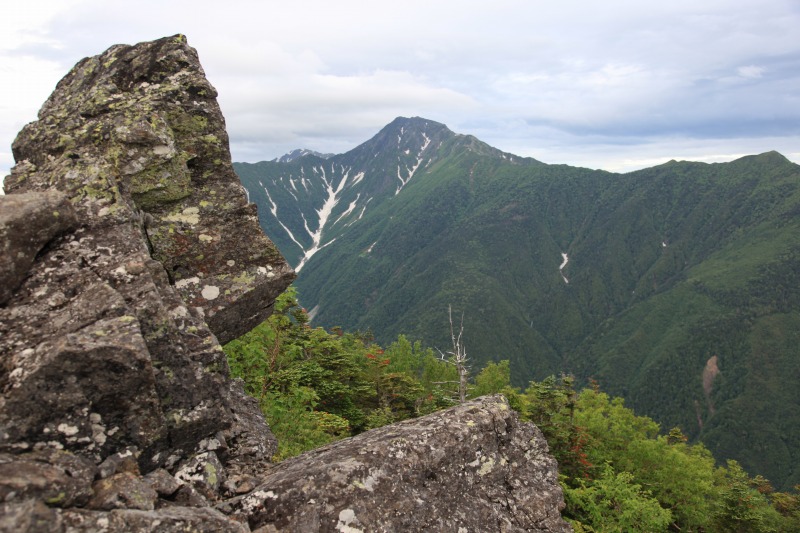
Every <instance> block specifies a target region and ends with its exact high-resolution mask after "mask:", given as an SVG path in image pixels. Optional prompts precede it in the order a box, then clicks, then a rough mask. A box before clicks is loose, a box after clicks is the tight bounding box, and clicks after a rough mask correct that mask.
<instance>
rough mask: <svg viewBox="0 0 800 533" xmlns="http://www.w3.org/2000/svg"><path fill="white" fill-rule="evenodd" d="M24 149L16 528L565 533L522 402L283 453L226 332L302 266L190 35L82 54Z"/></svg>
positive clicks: (7, 265)
mask: <svg viewBox="0 0 800 533" xmlns="http://www.w3.org/2000/svg"><path fill="white" fill-rule="evenodd" d="M13 151H14V156H15V158H16V160H17V165H16V166H15V167H14V169H13V170H12V172H11V175H10V176H8V177H7V178H6V180H5V190H6V193H7V196H0V251H1V252H2V255H1V256H0V267H1V270H0V285H2V288H0V531H98V530H102V531H152V530H159V531H184V530H196V531H249V530H250V528H251V527H257V528H261V529H260V531H314V530H318V531H356V530H358V529H362V530H364V531H377V530H381V531H387V530H410V531H413V530H425V529H431V528H432V529H438V530H441V531H462V530H467V531H478V530H502V531H563V530H566V529H565V528H566V525H565V524H564V523H563V522H562V521H561V520H560V517H559V514H558V509H559V505H561V504H562V499H561V492H560V489H559V487H558V484H557V482H556V471H555V463H554V461H553V460H552V458H551V457H550V456H549V455H548V454H547V449H546V444H545V443H544V440H543V439H542V437H541V434H540V433H539V432H538V430H536V429H535V428H534V427H533V426H530V425H526V424H520V423H519V422H518V420H517V419H516V416H515V415H514V414H513V413H512V412H511V411H510V410H509V409H508V406H507V404H506V403H505V401H504V400H502V399H501V398H491V399H484V400H480V401H477V402H474V403H472V404H468V405H464V406H461V407H459V408H456V409H453V410H450V411H446V412H442V413H437V414H435V415H431V416H430V417H426V418H423V419H419V420H414V421H410V422H407V423H404V424H401V425H397V426H392V427H389V428H383V429H381V430H378V431H375V432H370V433H367V434H364V435H362V436H360V437H357V438H354V439H349V440H347V441H342V442H340V443H337V444H335V445H333V446H330V447H328V448H325V449H322V450H319V451H317V452H314V453H311V454H308V455H305V456H303V457H300V458H296V459H293V460H291V461H287V462H284V463H281V464H280V465H277V466H275V465H272V464H271V463H270V457H271V456H272V455H273V454H274V452H275V439H274V437H273V436H272V434H271V433H270V431H269V428H268V427H267V425H266V423H265V421H264V418H263V416H262V415H261V413H260V411H259V409H258V405H257V404H256V402H255V401H254V400H253V399H251V398H248V397H247V396H245V394H244V392H243V389H242V386H241V385H240V384H239V383H238V382H236V381H233V380H231V379H230V378H229V375H228V366H227V362H226V360H225V356H224V353H223V352H222V349H221V345H220V343H221V342H222V343H224V342H227V341H228V340H231V339H233V338H235V337H237V336H239V335H240V334H242V333H244V332H246V331H248V330H249V329H251V328H252V327H254V326H255V325H256V324H258V323H259V322H260V321H262V320H264V319H265V318H266V317H267V316H268V315H269V314H270V313H271V310H272V305H273V304H274V300H275V297H276V296H277V295H278V294H280V293H281V292H282V291H283V290H284V289H285V288H286V287H287V286H288V284H289V283H290V282H291V281H292V279H293V278H294V273H293V271H292V270H291V268H290V267H289V266H288V265H287V264H286V262H285V261H284V260H283V258H282V257H281V255H280V254H279V253H278V251H277V250H276V248H275V246H274V245H273V244H272V243H271V242H270V241H269V239H268V238H266V237H265V236H264V235H263V234H262V232H261V230H260V229H259V226H258V221H257V217H256V212H255V207H254V206H253V205H248V204H247V201H246V198H245V195H244V191H243V189H242V187H241V186H240V184H239V182H238V179H237V178H236V175H235V174H234V172H233V170H232V166H231V160H230V153H229V150H228V138H227V134H226V132H225V127H224V119H223V117H222V114H221V112H220V109H219V106H218V105H217V102H216V91H215V90H214V88H213V87H212V86H211V85H210V84H209V82H208V81H207V80H206V78H205V75H204V73H203V70H202V68H201V66H200V63H199V60H198V58H197V54H196V52H195V51H194V49H192V48H191V47H189V46H188V44H187V43H186V39H185V37H183V36H181V35H178V36H174V37H169V38H164V39H160V40H157V41H153V42H149V43H142V44H139V45H136V46H123V45H118V46H114V47H112V48H110V49H109V50H107V51H106V52H105V53H103V54H101V55H99V56H96V57H92V58H87V59H84V60H83V61H81V62H79V63H78V64H77V65H76V66H75V67H74V68H73V70H72V71H71V72H70V73H69V74H68V75H67V76H66V77H65V78H64V79H63V80H62V81H61V82H60V83H59V84H58V86H57V88H56V90H55V91H54V93H53V94H52V96H51V97H50V98H49V99H48V100H47V102H46V103H45V104H44V106H43V107H42V109H41V111H40V113H39V120H38V121H36V122H34V123H31V124H29V125H27V126H26V127H25V128H24V129H23V130H22V132H20V134H19V136H18V137H17V139H16V141H15V142H14V145H13ZM420 501H422V502H425V503H426V505H424V506H421V505H420V504H419V502H420Z"/></svg>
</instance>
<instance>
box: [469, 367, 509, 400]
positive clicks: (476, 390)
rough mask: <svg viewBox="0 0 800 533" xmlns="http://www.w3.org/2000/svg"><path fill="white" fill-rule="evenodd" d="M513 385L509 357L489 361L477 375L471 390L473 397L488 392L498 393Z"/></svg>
mask: <svg viewBox="0 0 800 533" xmlns="http://www.w3.org/2000/svg"><path fill="white" fill-rule="evenodd" d="M510 387H511V366H510V364H509V361H508V359H506V360H504V361H500V362H499V363H495V362H494V361H492V362H490V363H488V364H487V365H486V366H485V367H483V370H481V371H480V372H479V373H478V375H477V376H475V385H474V386H473V387H472V389H471V390H470V395H471V396H472V397H473V398H477V397H478V396H485V395H487V394H497V393H498V392H503V391H505V390H507V389H509V388H510Z"/></svg>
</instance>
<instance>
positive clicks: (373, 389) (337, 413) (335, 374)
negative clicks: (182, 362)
mask: <svg viewBox="0 0 800 533" xmlns="http://www.w3.org/2000/svg"><path fill="white" fill-rule="evenodd" d="M224 349H225V353H226V354H227V356H228V361H229V365H230V368H231V374H232V375H233V376H234V377H238V378H241V379H242V380H243V381H244V385H245V390H246V391H247V392H248V393H249V394H250V395H252V396H254V397H255V398H257V399H258V401H259V403H260V406H261V409H262V411H263V412H264V415H265V416H266V418H267V421H268V422H269V424H270V427H271V428H272V431H273V433H275V435H276V437H277V438H278V446H279V448H278V454H277V457H276V459H278V460H280V459H284V458H286V457H291V456H293V455H297V454H299V453H302V452H303V451H306V450H310V449H313V448H316V447H319V446H321V445H323V444H326V443H328V442H331V441H334V440H336V439H340V438H343V437H347V436H350V435H353V434H356V433H358V432H361V431H364V430H366V429H371V428H374V427H379V426H382V425H385V424H389V423H392V422H395V421H398V420H403V419H406V418H410V417H414V416H418V415H420V414H425V413H429V412H432V411H434V410H436V409H439V408H441V407H446V406H448V405H451V404H452V402H451V401H450V399H449V398H450V397H451V396H452V392H453V385H452V384H449V383H447V382H451V381H452V380H453V378H454V370H453V369H452V367H451V366H450V365H448V364H446V363H444V362H442V361H440V360H438V359H437V358H436V357H435V356H434V354H433V351H432V350H431V349H423V348H422V346H421V344H420V343H418V342H417V343H414V344H412V343H410V342H409V341H408V340H407V339H406V338H405V337H404V336H400V337H399V338H398V339H397V341H395V342H394V343H392V344H391V345H390V346H389V348H388V349H387V350H385V351H384V350H383V349H382V348H381V347H380V346H379V345H377V344H374V343H372V342H371V340H370V336H369V335H364V334H351V333H344V332H343V331H342V330H341V328H333V329H332V331H331V332H327V331H325V330H324V329H322V328H312V327H310V326H309V319H308V315H307V313H306V312H305V310H304V309H302V308H301V307H300V306H299V305H298V303H297V296H296V292H295V290H294V289H291V288H290V289H289V290H287V291H286V292H285V293H284V294H282V295H281V296H279V297H278V299H277V300H276V303H275V313H274V314H273V315H272V316H271V317H270V318H269V319H268V320H266V321H265V322H263V323H262V324H260V325H259V326H258V327H256V328H255V329H253V330H252V331H251V332H249V333H247V334H246V335H244V336H242V337H240V338H239V339H236V340H234V341H231V342H230V343H228V344H227V345H225V347H224ZM441 382H446V383H444V384H442V383H441Z"/></svg>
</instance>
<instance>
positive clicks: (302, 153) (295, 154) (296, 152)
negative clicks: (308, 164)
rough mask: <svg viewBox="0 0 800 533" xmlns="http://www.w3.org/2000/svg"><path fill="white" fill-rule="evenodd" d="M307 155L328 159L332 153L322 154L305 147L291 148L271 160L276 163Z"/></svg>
mask: <svg viewBox="0 0 800 533" xmlns="http://www.w3.org/2000/svg"><path fill="white" fill-rule="evenodd" d="M309 155H313V156H316V157H319V158H321V159H330V158H331V157H333V156H334V154H323V153H321V152H317V151H314V150H308V149H306V148H297V149H295V150H292V151H291V152H288V153H286V154H283V155H282V156H280V157H276V158H275V159H273V160H272V161H274V162H277V163H291V162H292V161H297V160H298V159H300V158H301V157H306V156H309Z"/></svg>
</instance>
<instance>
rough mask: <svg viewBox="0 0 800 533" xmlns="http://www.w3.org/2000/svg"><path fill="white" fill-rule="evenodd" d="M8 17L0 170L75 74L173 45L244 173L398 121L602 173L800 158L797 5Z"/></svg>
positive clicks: (359, 8)
mask: <svg viewBox="0 0 800 533" xmlns="http://www.w3.org/2000/svg"><path fill="white" fill-rule="evenodd" d="M7 9H12V10H16V11H12V12H11V13H10V15H11V16H3V17H0V73H2V75H3V80H4V83H3V84H2V85H0V102H2V103H3V104H2V107H0V143H1V144H0V172H2V171H3V169H4V168H8V166H9V165H10V164H11V157H10V152H9V151H8V150H7V146H8V145H9V144H10V142H11V140H12V139H13V137H14V135H15V134H16V132H17V131H18V130H19V128H20V127H21V126H22V125H23V124H24V123H25V122H27V121H30V120H33V119H34V118H35V111H36V110H37V109H38V108H39V107H40V106H41V104H42V103H43V101H44V99H45V98H46V97H47V94H48V93H49V91H50V90H52V88H53V87H54V85H55V83H56V82H57V81H58V79H59V78H60V77H61V76H63V75H64V74H66V72H67V70H68V69H69V68H70V67H71V66H72V65H73V64H74V63H76V62H77V61H78V60H80V59H81V58H82V57H84V56H87V55H93V54H97V53H100V52H102V51H103V50H105V49H106V48H107V47H108V46H110V45H112V44H115V43H120V42H123V43H135V42H139V41H143V40H150V39H155V38H158V37H161V36H164V35H172V34H175V33H178V32H181V33H185V34H186V35H187V36H188V38H189V42H190V44H192V46H195V47H196V48H197V49H198V52H199V54H200V59H201V61H202V63H203V66H204V69H205V71H206V74H207V75H208V77H209V79H210V81H211V82H212V84H214V85H215V86H216V87H217V89H218V90H219V92H220V98H219V99H220V105H221V106H222V109H223V112H224V114H225V116H226V120H227V123H228V130H229V133H230V136H231V146H232V151H233V155H234V159H238V160H251V161H253V160H261V159H271V158H273V157H276V156H278V155H281V154H282V153H283V152H285V151H288V150H289V149H292V148H296V147H301V146H302V147H307V148H312V149H316V150H320V151H333V152H342V151H346V150H348V149H350V148H353V147H354V146H356V145H357V144H359V143H361V142H363V141H365V140H367V139H368V138H369V137H370V136H371V135H373V134H374V133H375V132H377V130H378V129H379V128H380V127H382V126H383V125H384V124H386V123H387V122H389V121H390V120H392V119H393V118H395V117H396V116H399V115H403V116H412V115H420V116H425V117H427V118H430V119H433V120H438V121H441V122H444V123H446V124H448V125H449V126H450V127H451V128H452V129H454V130H457V131H459V132H461V133H472V134H475V135H476V136H478V137H479V138H481V139H483V140H485V141H487V142H490V143H494V144H496V145H497V146H498V147H499V148H502V149H504V150H508V151H512V152H513V151H515V150H518V151H520V153H521V155H531V156H534V157H537V158H539V159H542V160H545V161H547V162H554V163H562V162H563V163H570V164H573V163H574V164H587V165H588V164H589V163H591V164H592V165H600V164H602V165H606V168H611V167H613V166H615V165H616V167H619V168H623V167H624V168H628V167H630V166H632V165H634V163H631V162H632V161H650V160H651V159H652V160H660V158H664V157H666V158H667V160H668V159H670V158H673V157H677V156H685V157H688V156H696V157H705V156H704V154H738V153H749V152H752V151H755V150H756V149H759V147H761V146H762V145H763V143H760V142H754V140H760V139H761V140H764V141H765V142H770V143H772V145H771V147H767V148H766V149H770V148H776V149H779V150H787V151H788V152H791V153H796V152H797V146H798V145H800V105H798V102H797V96H796V95H797V94H800V59H798V58H800V40H798V39H797V38H796V28H797V27H798V26H800V10H798V9H797V8H796V6H795V4H794V3H793V1H792V0H765V1H763V2H754V1H752V0H706V1H704V2H697V1H696V0H673V1H672V2H662V3H641V2H639V1H637V0H608V1H606V2H600V3H599V2H595V1H590V0H571V1H569V2H561V3H556V2H548V3H543V2H530V1H527V0H496V1H495V2H492V3H491V4H487V3H486V2H483V1H478V0H460V1H456V0H442V1H438V2H430V1H429V0H407V1H406V2H403V3H402V5H400V4H387V3H380V2H366V1H363V0H341V1H339V2H333V3H332V2H329V1H323V0H304V1H300V2H278V1H277V0H268V1H256V0H247V1H241V0H229V1H227V2H225V3H222V4H220V3H219V2H212V1H210V0H197V1H192V2H189V1H188V0H175V1H170V2H162V1H156V0H139V1H138V2H137V3H136V4H135V5H132V4H130V2H122V1H119V0H104V1H101V0H71V1H70V2H69V3H67V2H63V1H61V0H59V1H55V0H50V1H44V0H28V2H26V3H25V4H24V5H21V6H19V7H12V8H4V10H7ZM6 80H12V81H11V82H7V81H6ZM681 143H684V144H683V145H681ZM681 146H685V150H684V149H682V148H681V149H679V148H680V147H681ZM694 146H697V147H702V148H703V150H701V151H702V153H699V152H698V153H695V152H693V151H691V150H690V149H691V148H692V147H694ZM726 146H728V147H727V148H726ZM637 150H638V151H640V152H641V153H637ZM681 150H683V151H681ZM687 150H688V151H687ZM636 164H638V163H636ZM616 167H615V168H616Z"/></svg>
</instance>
